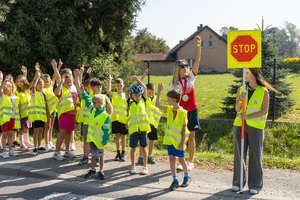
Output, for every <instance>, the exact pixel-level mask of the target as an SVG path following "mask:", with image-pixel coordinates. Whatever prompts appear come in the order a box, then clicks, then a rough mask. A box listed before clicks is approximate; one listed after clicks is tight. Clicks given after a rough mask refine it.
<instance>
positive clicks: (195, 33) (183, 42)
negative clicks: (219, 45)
mask: <svg viewBox="0 0 300 200" xmlns="http://www.w3.org/2000/svg"><path fill="white" fill-rule="evenodd" d="M205 28H208V29H209V30H210V31H212V32H213V33H214V34H216V35H217V36H218V37H219V39H221V40H223V41H224V42H226V43H227V40H225V39H224V38H223V37H221V36H220V35H219V34H218V33H216V32H215V31H214V30H212V29H211V28H210V27H209V26H207V25H206V26H204V27H203V28H201V27H200V28H199V29H198V30H197V31H196V32H194V33H193V34H192V35H190V36H189V37H188V38H187V39H186V40H184V41H182V42H180V43H179V44H177V45H176V46H175V47H173V49H171V50H170V51H169V53H170V54H175V53H176V51H178V50H179V49H180V48H181V47H182V46H183V45H185V44H186V43H187V42H188V41H190V40H193V39H194V37H195V36H196V35H198V34H199V33H200V32H201V31H203V30H204V29H205Z"/></svg>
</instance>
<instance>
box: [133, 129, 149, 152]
mask: <svg viewBox="0 0 300 200" xmlns="http://www.w3.org/2000/svg"><path fill="white" fill-rule="evenodd" d="M138 141H140V146H141V147H147V146H148V138H147V134H146V131H142V132H141V133H138V132H134V133H132V134H131V135H130V147H131V148H136V147H137V143H138Z"/></svg>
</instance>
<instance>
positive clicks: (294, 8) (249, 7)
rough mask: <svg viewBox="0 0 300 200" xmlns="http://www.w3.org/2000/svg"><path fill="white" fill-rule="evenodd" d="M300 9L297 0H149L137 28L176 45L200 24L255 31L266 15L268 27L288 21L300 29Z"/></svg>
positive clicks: (140, 14) (138, 18)
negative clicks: (146, 29)
mask: <svg viewBox="0 0 300 200" xmlns="http://www.w3.org/2000/svg"><path fill="white" fill-rule="evenodd" d="M299 8H300V1H297V0H285V1H279V0H273V1H270V0H251V1H249V0H248V1H244V0H239V1H238V0H226V1H224V0H213V1H203V0H185V1H183V0H148V1H147V2H146V6H144V7H143V8H142V12H140V13H139V14H138V17H137V29H143V28H148V31H149V32H151V33H152V34H154V35H156V36H157V37H160V38H163V39H164V40H166V42H167V45H169V47H170V48H173V47H174V46H175V45H176V44H177V43H179V40H183V39H185V38H187V37H189V36H190V35H191V34H192V33H194V32H195V31H196V30H197V26H199V25H200V24H203V26H205V25H208V26H209V27H210V28H212V29H213V30H214V31H215V32H217V33H219V30H220V29H221V28H222V27H223V26H226V27H229V26H234V27H237V28H239V30H253V29H254V28H257V26H256V23H257V24H258V25H261V19H262V16H263V17H264V21H265V25H266V26H267V25H272V26H275V27H283V25H284V22H285V21H288V22H290V23H293V24H295V25H296V27H297V28H298V29H300V14H299Z"/></svg>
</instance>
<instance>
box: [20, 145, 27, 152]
mask: <svg viewBox="0 0 300 200" xmlns="http://www.w3.org/2000/svg"><path fill="white" fill-rule="evenodd" d="M20 149H21V150H22V151H28V147H26V145H24V146H20Z"/></svg>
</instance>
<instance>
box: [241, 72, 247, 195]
mask: <svg viewBox="0 0 300 200" xmlns="http://www.w3.org/2000/svg"><path fill="white" fill-rule="evenodd" d="M245 80H246V67H243V92H245ZM242 113H245V99H243V100H242ZM244 133H245V120H244V119H242V131H241V172H240V173H241V174H240V193H241V194H243V186H244V178H243V175H244V174H243V172H244V170H243V168H244Z"/></svg>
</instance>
